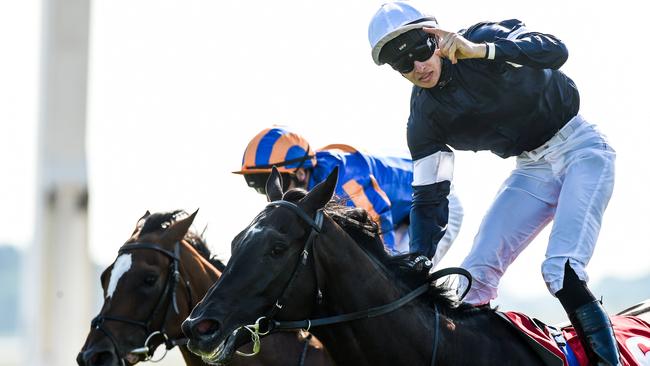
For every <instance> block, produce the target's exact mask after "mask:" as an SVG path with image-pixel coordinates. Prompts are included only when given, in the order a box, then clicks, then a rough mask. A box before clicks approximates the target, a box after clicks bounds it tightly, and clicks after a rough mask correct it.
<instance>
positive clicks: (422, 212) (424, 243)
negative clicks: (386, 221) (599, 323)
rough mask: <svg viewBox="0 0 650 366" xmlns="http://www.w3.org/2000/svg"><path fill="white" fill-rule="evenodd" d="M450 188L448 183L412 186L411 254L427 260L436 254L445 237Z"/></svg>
mask: <svg viewBox="0 0 650 366" xmlns="http://www.w3.org/2000/svg"><path fill="white" fill-rule="evenodd" d="M450 186H451V182H450V181H443V182H437V183H433V184H429V185H424V186H413V203H412V206H411V214H410V219H411V224H410V227H409V236H410V244H409V246H410V248H409V250H410V251H411V253H418V254H421V255H425V256H427V257H428V258H432V257H433V256H434V255H435V254H436V249H437V247H438V242H439V241H440V239H442V237H443V236H444V235H445V230H446V228H447V220H448V218H449V201H448V200H447V195H448V194H449V189H450Z"/></svg>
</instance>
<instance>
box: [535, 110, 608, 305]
mask: <svg viewBox="0 0 650 366" xmlns="http://www.w3.org/2000/svg"><path fill="white" fill-rule="evenodd" d="M574 135H575V136H571V138H570V139H569V140H568V141H567V146H564V147H563V149H562V150H561V151H557V152H553V153H551V154H549V155H548V156H546V157H545V159H546V160H547V161H548V162H549V163H550V164H551V165H552V167H553V170H554V171H555V172H556V174H557V176H558V179H559V180H560V181H561V184H562V189H561V193H560V196H559V198H558V204H557V209H556V213H555V220H554V223H553V229H552V230H551V235H550V240H549V244H548V248H547V250H546V260H545V261H544V262H543V263H542V275H543V276H544V281H545V282H546V285H547V286H548V289H549V291H550V292H551V293H552V294H555V293H556V292H557V291H559V290H561V289H562V284H563V281H564V265H565V263H566V262H567V261H569V264H570V265H571V268H572V269H573V270H574V271H575V272H576V274H577V275H578V277H579V278H580V279H581V280H583V281H587V280H588V276H587V273H586V271H585V266H586V265H587V263H588V262H589V260H590V259H591V256H592V254H593V251H594V247H595V245H596V241H597V239H598V234H599V232H600V227H601V222H602V218H603V213H604V212H605V208H606V207H607V204H608V202H609V199H610V197H611V195H612V191H613V189H614V166H615V159H616V153H615V152H614V150H613V149H612V148H611V147H610V146H609V145H608V144H607V142H606V140H605V138H604V137H603V136H602V135H601V134H600V133H599V132H598V131H597V130H596V129H595V128H594V126H593V125H591V124H589V123H587V122H584V125H583V126H581V127H580V129H579V130H578V131H576V132H575V133H574Z"/></svg>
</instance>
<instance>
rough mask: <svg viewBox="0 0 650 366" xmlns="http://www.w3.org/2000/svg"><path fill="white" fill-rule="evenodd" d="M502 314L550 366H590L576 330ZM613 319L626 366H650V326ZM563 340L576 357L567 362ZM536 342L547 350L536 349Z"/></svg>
mask: <svg viewBox="0 0 650 366" xmlns="http://www.w3.org/2000/svg"><path fill="white" fill-rule="evenodd" d="M499 314H500V315H502V316H503V317H504V318H505V319H507V320H508V321H509V322H510V323H511V324H512V325H513V326H514V327H515V328H517V329H518V330H520V331H521V332H522V333H523V334H524V335H525V336H526V337H527V339H528V340H529V342H530V343H531V345H532V346H533V348H535V349H536V351H537V352H538V353H539V354H540V357H541V358H542V359H544V360H545V361H546V362H547V364H548V365H558V366H560V365H564V366H576V365H579V366H589V361H588V360H587V355H586V354H585V350H584V349H583V348H582V344H580V340H579V339H578V337H577V335H576V332H575V330H574V329H573V327H566V328H562V329H560V330H555V329H550V327H548V326H546V325H545V324H543V323H541V322H539V321H537V320H533V319H532V318H530V317H528V316H527V315H524V314H521V313H517V312H512V311H510V312H503V313H499ZM611 319H612V324H613V326H614V333H615V334H616V341H617V342H618V348H619V350H620V352H621V356H622V357H623V366H650V324H648V323H647V322H645V321H644V320H642V319H640V318H637V317H635V316H618V315H616V316H611ZM554 334H555V336H556V337H555V338H554V337H553V335H554ZM558 336H559V337H558ZM562 338H564V339H563V340H565V341H566V344H567V345H568V346H569V347H570V348H571V350H572V351H573V354H575V358H573V359H572V357H569V358H567V356H566V355H565V353H564V352H563V351H562V349H560V346H558V343H557V342H556V339H560V344H561V343H562ZM533 342H534V343H536V344H537V345H541V346H542V347H543V348H542V347H539V346H537V347H536V346H535V345H534V343H533ZM565 351H566V349H565ZM544 353H546V355H544ZM569 353H570V351H569ZM560 361H561V362H560Z"/></svg>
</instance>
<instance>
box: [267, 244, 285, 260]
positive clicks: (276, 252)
mask: <svg viewBox="0 0 650 366" xmlns="http://www.w3.org/2000/svg"><path fill="white" fill-rule="evenodd" d="M286 250H287V247H286V245H284V244H276V245H274V246H273V249H271V255H272V256H274V257H279V256H281V255H282V253H284V252H285V251H286Z"/></svg>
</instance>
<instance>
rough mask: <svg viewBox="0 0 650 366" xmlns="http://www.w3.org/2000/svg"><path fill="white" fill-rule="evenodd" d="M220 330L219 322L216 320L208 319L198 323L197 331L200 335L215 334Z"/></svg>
mask: <svg viewBox="0 0 650 366" xmlns="http://www.w3.org/2000/svg"><path fill="white" fill-rule="evenodd" d="M218 330H219V323H218V322H217V321H216V320H212V319H206V320H202V321H200V322H199V323H198V324H196V332H197V333H198V334H199V335H206V334H213V333H215V332H216V331H218Z"/></svg>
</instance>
